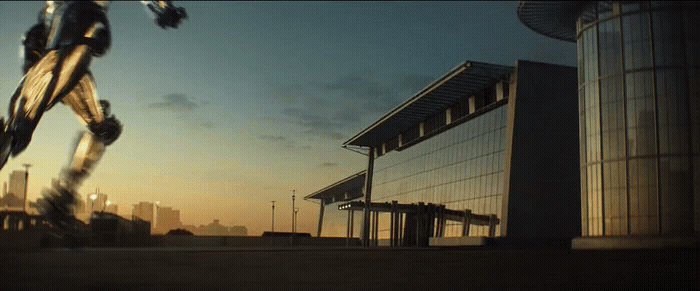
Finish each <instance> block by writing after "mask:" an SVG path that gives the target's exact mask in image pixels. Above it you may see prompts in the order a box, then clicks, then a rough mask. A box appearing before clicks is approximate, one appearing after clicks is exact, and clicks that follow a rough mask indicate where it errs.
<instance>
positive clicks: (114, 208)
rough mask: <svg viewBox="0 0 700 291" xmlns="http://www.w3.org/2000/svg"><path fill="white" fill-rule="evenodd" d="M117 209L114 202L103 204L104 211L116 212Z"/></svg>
mask: <svg viewBox="0 0 700 291" xmlns="http://www.w3.org/2000/svg"><path fill="white" fill-rule="evenodd" d="M117 209H118V207H117V204H114V203H111V204H109V205H107V206H105V212H109V213H114V214H117Z"/></svg>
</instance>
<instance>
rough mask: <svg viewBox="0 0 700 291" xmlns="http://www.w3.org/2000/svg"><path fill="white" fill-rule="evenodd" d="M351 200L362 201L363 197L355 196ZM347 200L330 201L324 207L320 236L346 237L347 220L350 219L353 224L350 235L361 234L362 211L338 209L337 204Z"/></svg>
mask: <svg viewBox="0 0 700 291" xmlns="http://www.w3.org/2000/svg"><path fill="white" fill-rule="evenodd" d="M352 201H363V198H357V199H354V200H352ZM347 202H348V201H342V202H336V203H331V204H327V205H326V206H325V207H324V210H323V225H322V227H321V236H322V237H347V236H348V222H349V221H352V224H353V227H352V235H351V236H352V237H358V238H359V237H360V235H361V234H362V211H355V210H339V209H338V205H340V204H344V203H347ZM350 212H354V213H350ZM348 216H349V217H348Z"/></svg>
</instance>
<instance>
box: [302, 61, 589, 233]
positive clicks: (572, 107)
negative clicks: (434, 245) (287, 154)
mask: <svg viewBox="0 0 700 291" xmlns="http://www.w3.org/2000/svg"><path fill="white" fill-rule="evenodd" d="M575 94H576V68H574V67H567V66H559V65H551V64H543V63H536V62H529V61H518V62H516V65H515V66H514V67H511V66H501V65H494V64H486V63H478V62H470V61H467V62H464V63H463V64H460V65H459V66H457V67H456V68H455V69H453V70H452V71H450V72H448V73H447V74H445V75H444V76H443V77H442V78H440V79H438V80H436V81H435V82H434V83H433V84H431V85H429V86H427V87H426V88H425V89H423V90H422V91H421V92H418V93H417V94H416V95H415V96H413V97H411V98H409V99H408V100H407V101H405V102H404V103H402V104H400V105H398V106H397V107H396V108H394V109H393V110H391V111H390V112H389V113H387V114H386V115H385V116H383V117H382V118H380V119H379V120H377V121H376V122H374V123H373V124H372V125H370V126H369V127H367V128H366V129H364V130H362V131H361V132H360V133H358V134H356V135H355V136H354V137H352V138H351V139H350V140H348V141H347V142H345V144H344V146H345V147H348V148H350V149H357V148H361V149H362V150H364V151H367V150H369V154H368V158H369V160H368V168H367V170H365V171H363V172H361V173H359V174H356V175H353V176H351V177H348V178H346V179H344V180H342V181H339V182H337V183H335V184H333V185H331V186H328V187H326V188H324V189H321V190H319V191H317V192H315V193H313V194H311V195H309V196H307V198H310V199H319V200H321V201H322V203H321V204H322V206H321V216H320V219H319V235H324V236H325V235H335V236H342V235H343V234H348V233H349V234H351V235H352V236H353V237H362V234H363V230H365V229H367V230H368V232H373V233H378V237H379V238H380V239H382V238H384V239H386V238H388V237H389V236H390V234H389V232H390V229H391V228H390V223H391V221H392V219H391V218H390V214H389V213H383V214H381V213H380V214H377V215H379V217H378V221H377V222H374V221H373V222H372V224H371V225H370V224H369V223H368V222H367V220H368V217H369V216H368V215H366V216H365V215H364V213H363V212H362V211H352V213H350V212H347V210H345V211H344V210H339V209H338V205H340V204H341V202H346V201H370V202H372V203H383V202H392V201H396V202H398V203H402V204H418V203H425V204H427V203H432V204H437V205H444V206H445V208H447V209H451V210H458V211H465V210H468V211H470V213H474V214H479V215H495V217H497V218H498V220H499V223H498V225H496V226H495V232H492V233H491V234H495V236H500V237H519V238H535V239H536V238H550V237H553V238H562V237H563V238H569V239H570V238H573V237H574V236H576V235H578V234H579V233H580V229H581V228H580V219H579V215H578V211H579V208H580V201H579V199H578V197H579V193H580V190H579V172H578V168H579V157H578V154H579V149H578V119H577V114H576V113H577V102H576V98H575V97H574V96H575ZM341 188H342V189H341ZM365 193H369V195H364V194H365ZM365 205H367V204H365ZM354 212H358V213H354ZM363 222H364V223H363ZM399 225H405V224H399ZM349 226H350V227H349ZM489 227H490V226H489V225H483V224H482V225H478V224H477V225H474V226H472V227H469V228H468V231H467V232H466V233H463V231H464V229H463V223H462V222H460V221H447V223H446V225H445V226H444V228H443V229H442V230H440V231H439V233H438V232H436V233H435V234H434V235H435V236H442V237H461V236H463V235H465V236H477V237H483V236H489V235H490V229H489ZM376 228H378V229H376ZM349 229H350V230H349ZM370 229H371V231H370ZM365 235H366V234H365Z"/></svg>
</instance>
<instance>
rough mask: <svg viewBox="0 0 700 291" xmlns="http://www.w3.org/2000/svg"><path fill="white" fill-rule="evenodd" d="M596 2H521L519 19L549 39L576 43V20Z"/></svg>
mask: <svg viewBox="0 0 700 291" xmlns="http://www.w3.org/2000/svg"><path fill="white" fill-rule="evenodd" d="M595 3H596V2H595V1H520V5H518V18H519V19H520V22H522V23H523V24H524V25H525V26H527V27H529V28H530V29H532V30H534V31H535V32H537V33H540V34H543V35H545V36H548V37H552V38H556V39H561V40H565V41H570V42H576V20H577V19H578V17H579V16H580V15H581V13H583V11H585V10H586V8H587V7H589V5H592V4H595Z"/></svg>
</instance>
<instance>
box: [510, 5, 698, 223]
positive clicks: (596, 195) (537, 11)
mask: <svg viewBox="0 0 700 291" xmlns="http://www.w3.org/2000/svg"><path fill="white" fill-rule="evenodd" d="M518 16H519V18H520V20H521V22H523V23H524V24H525V25H526V26H528V27H530V28H532V29H533V30H535V31H537V32H539V33H541V34H544V35H547V36H550V37H554V38H558V39H563V40H567V41H575V42H577V46H578V70H579V74H578V75H579V77H578V84H579V123H580V138H581V185H582V187H581V188H582V189H581V190H582V191H581V192H582V195H581V202H582V203H581V204H582V209H581V215H582V230H583V235H584V236H635V235H681V236H683V235H692V234H694V233H700V19H698V18H699V16H700V4H698V3H697V2H669V1H636V2H635V1H599V2H580V1H579V2H555V1H523V2H521V4H520V7H519V8H518Z"/></svg>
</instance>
